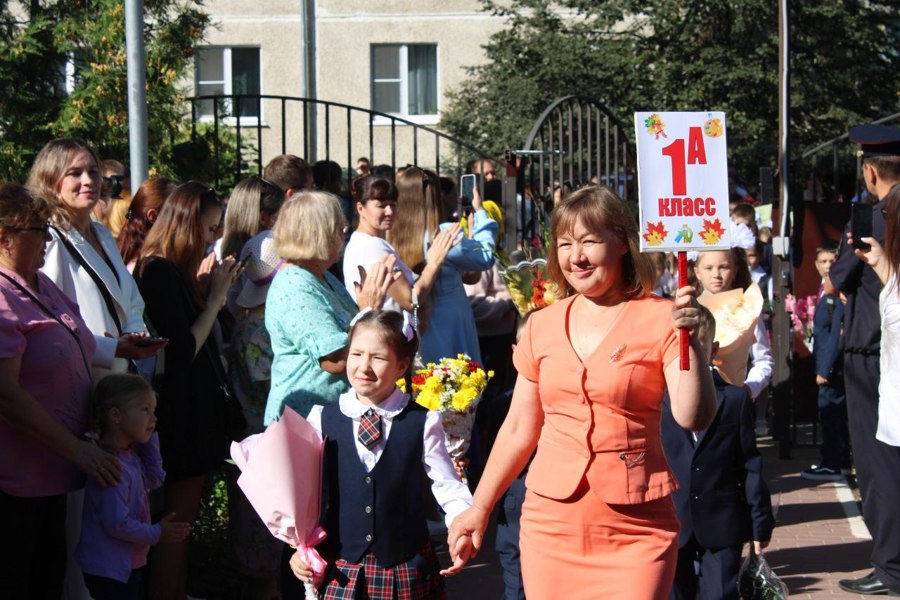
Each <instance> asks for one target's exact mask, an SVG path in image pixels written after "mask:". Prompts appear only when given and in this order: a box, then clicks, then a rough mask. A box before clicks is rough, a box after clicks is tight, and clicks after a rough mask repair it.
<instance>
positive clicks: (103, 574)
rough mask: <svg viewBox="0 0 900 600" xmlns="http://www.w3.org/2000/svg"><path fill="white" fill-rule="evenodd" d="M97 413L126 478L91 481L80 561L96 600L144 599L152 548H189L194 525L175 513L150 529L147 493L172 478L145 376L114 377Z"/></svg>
mask: <svg viewBox="0 0 900 600" xmlns="http://www.w3.org/2000/svg"><path fill="white" fill-rule="evenodd" d="M93 409H94V415H95V420H96V422H97V425H98V426H99V428H100V437H99V439H98V440H97V444H99V445H100V447H101V448H103V449H104V450H106V451H107V452H110V453H112V454H115V455H116V457H117V458H118V459H119V462H120V463H122V479H121V481H119V483H118V484H117V485H114V486H108V487H104V486H102V485H100V484H99V483H97V482H96V481H94V480H93V479H88V481H87V485H86V487H85V498H84V516H83V521H82V526H81V540H80V542H79V544H78V549H77V550H76V552H75V559H76V560H77V561H78V564H79V565H80V566H81V569H82V572H83V573H84V582H85V585H86V586H87V588H88V590H89V591H90V593H91V596H93V598H94V600H142V599H143V598H144V588H143V583H142V577H141V571H142V567H143V566H144V565H146V564H147V552H148V551H149V549H150V546H151V545H154V544H157V543H160V542H179V541H182V540H184V539H185V538H186V537H187V535H188V533H189V532H190V530H191V526H190V524H189V523H178V522H175V521H174V520H173V519H174V517H175V514H174V513H172V514H170V515H168V516H166V517H164V518H163V519H162V521H160V522H159V523H156V524H155V525H154V524H151V523H150V506H149V500H148V496H147V492H148V490H152V489H155V488H158V487H160V486H161V485H162V483H163V479H164V478H165V472H164V471H163V469H162V458H161V457H160V455H159V440H158V438H157V436H156V433H155V431H154V430H155V428H156V416H155V414H154V413H155V411H156V394H155V393H154V392H153V390H152V389H151V388H150V385H149V384H148V383H147V382H146V381H145V380H144V379H143V378H141V377H138V376H137V375H128V374H116V375H109V376H107V377H105V378H103V379H102V380H101V381H100V383H99V384H98V385H97V389H96V392H95V400H94V406H93Z"/></svg>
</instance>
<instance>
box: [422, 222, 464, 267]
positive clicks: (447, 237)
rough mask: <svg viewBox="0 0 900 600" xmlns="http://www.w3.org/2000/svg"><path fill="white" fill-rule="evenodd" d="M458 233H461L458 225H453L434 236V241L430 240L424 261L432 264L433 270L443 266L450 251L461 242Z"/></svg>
mask: <svg viewBox="0 0 900 600" xmlns="http://www.w3.org/2000/svg"><path fill="white" fill-rule="evenodd" d="M460 231H462V227H461V226H460V224H459V223H453V224H452V225H450V226H449V227H447V228H446V229H444V230H443V231H440V232H439V233H438V234H437V235H436V236H434V240H432V242H431V246H430V247H429V248H428V256H427V257H426V258H425V261H426V262H427V263H428V264H433V265H434V266H435V268H440V267H441V266H443V264H444V261H445V260H447V255H448V254H449V253H450V249H451V248H453V246H455V245H457V244H458V243H459V242H460V241H462V240H461V238H460V236H459V232H460Z"/></svg>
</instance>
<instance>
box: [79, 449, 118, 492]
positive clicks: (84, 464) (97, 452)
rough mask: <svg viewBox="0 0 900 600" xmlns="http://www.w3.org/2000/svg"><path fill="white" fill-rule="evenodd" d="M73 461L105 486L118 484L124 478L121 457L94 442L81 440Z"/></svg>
mask: <svg viewBox="0 0 900 600" xmlns="http://www.w3.org/2000/svg"><path fill="white" fill-rule="evenodd" d="M72 462H73V463H74V464H75V466H76V467H78V469H79V470H81V471H83V472H84V473H86V474H88V475H90V476H91V477H93V478H94V479H95V480H96V481H97V483H99V484H100V485H102V486H104V487H106V486H110V485H116V484H117V483H119V481H120V480H121V479H122V464H121V463H120V462H119V459H118V458H116V456H115V455H114V454H110V453H109V452H107V451H105V450H103V449H102V448H100V446H98V445H97V444H95V443H94V442H90V441H87V440H79V441H78V446H77V447H76V448H75V455H74V456H73V457H72Z"/></svg>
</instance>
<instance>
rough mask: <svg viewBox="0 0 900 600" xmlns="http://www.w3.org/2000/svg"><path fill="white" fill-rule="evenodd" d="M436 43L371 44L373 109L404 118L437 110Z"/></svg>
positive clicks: (433, 117)
mask: <svg viewBox="0 0 900 600" xmlns="http://www.w3.org/2000/svg"><path fill="white" fill-rule="evenodd" d="M437 98H438V85H437V46H436V45H435V44H390V45H381V44H379V45H373V46H372V110H376V111H378V112H383V113H388V114H391V115H398V116H402V117H405V118H414V117H431V118H432V119H436V117H437V112H438V102H437Z"/></svg>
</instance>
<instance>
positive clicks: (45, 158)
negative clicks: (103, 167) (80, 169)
mask: <svg viewBox="0 0 900 600" xmlns="http://www.w3.org/2000/svg"><path fill="white" fill-rule="evenodd" d="M82 150H84V151H85V152H87V153H88V154H90V155H91V158H93V159H94V163H95V164H96V165H97V169H98V176H97V177H98V180H99V177H100V176H99V169H100V158H99V157H98V156H97V153H96V152H94V149H93V148H91V147H90V146H89V145H88V143H87V142H85V141H84V140H81V139H78V138H58V139H55V140H50V141H49V142H47V143H46V144H45V145H44V147H43V148H41V151H40V152H38V155H37V157H35V159H34V163H33V164H32V165H31V172H30V173H29V175H28V181H26V182H25V185H26V186H27V187H28V188H30V189H31V190H32V191H33V192H34V193H35V194H36V195H38V196H41V197H43V198H46V199H47V201H48V202H50V208H51V211H52V214H51V219H52V220H53V221H54V222H55V223H56V224H57V225H60V226H61V227H63V228H64V229H68V228H69V223H70V222H71V218H70V212H69V208H68V207H67V206H66V204H65V203H64V202H62V201H61V200H60V199H59V182H60V180H61V179H62V178H63V175H65V173H66V168H67V167H68V166H69V162H70V161H71V160H72V157H73V156H74V155H75V153H76V152H80V151H82ZM97 193H98V194H99V193H100V188H99V186H98V188H97Z"/></svg>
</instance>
